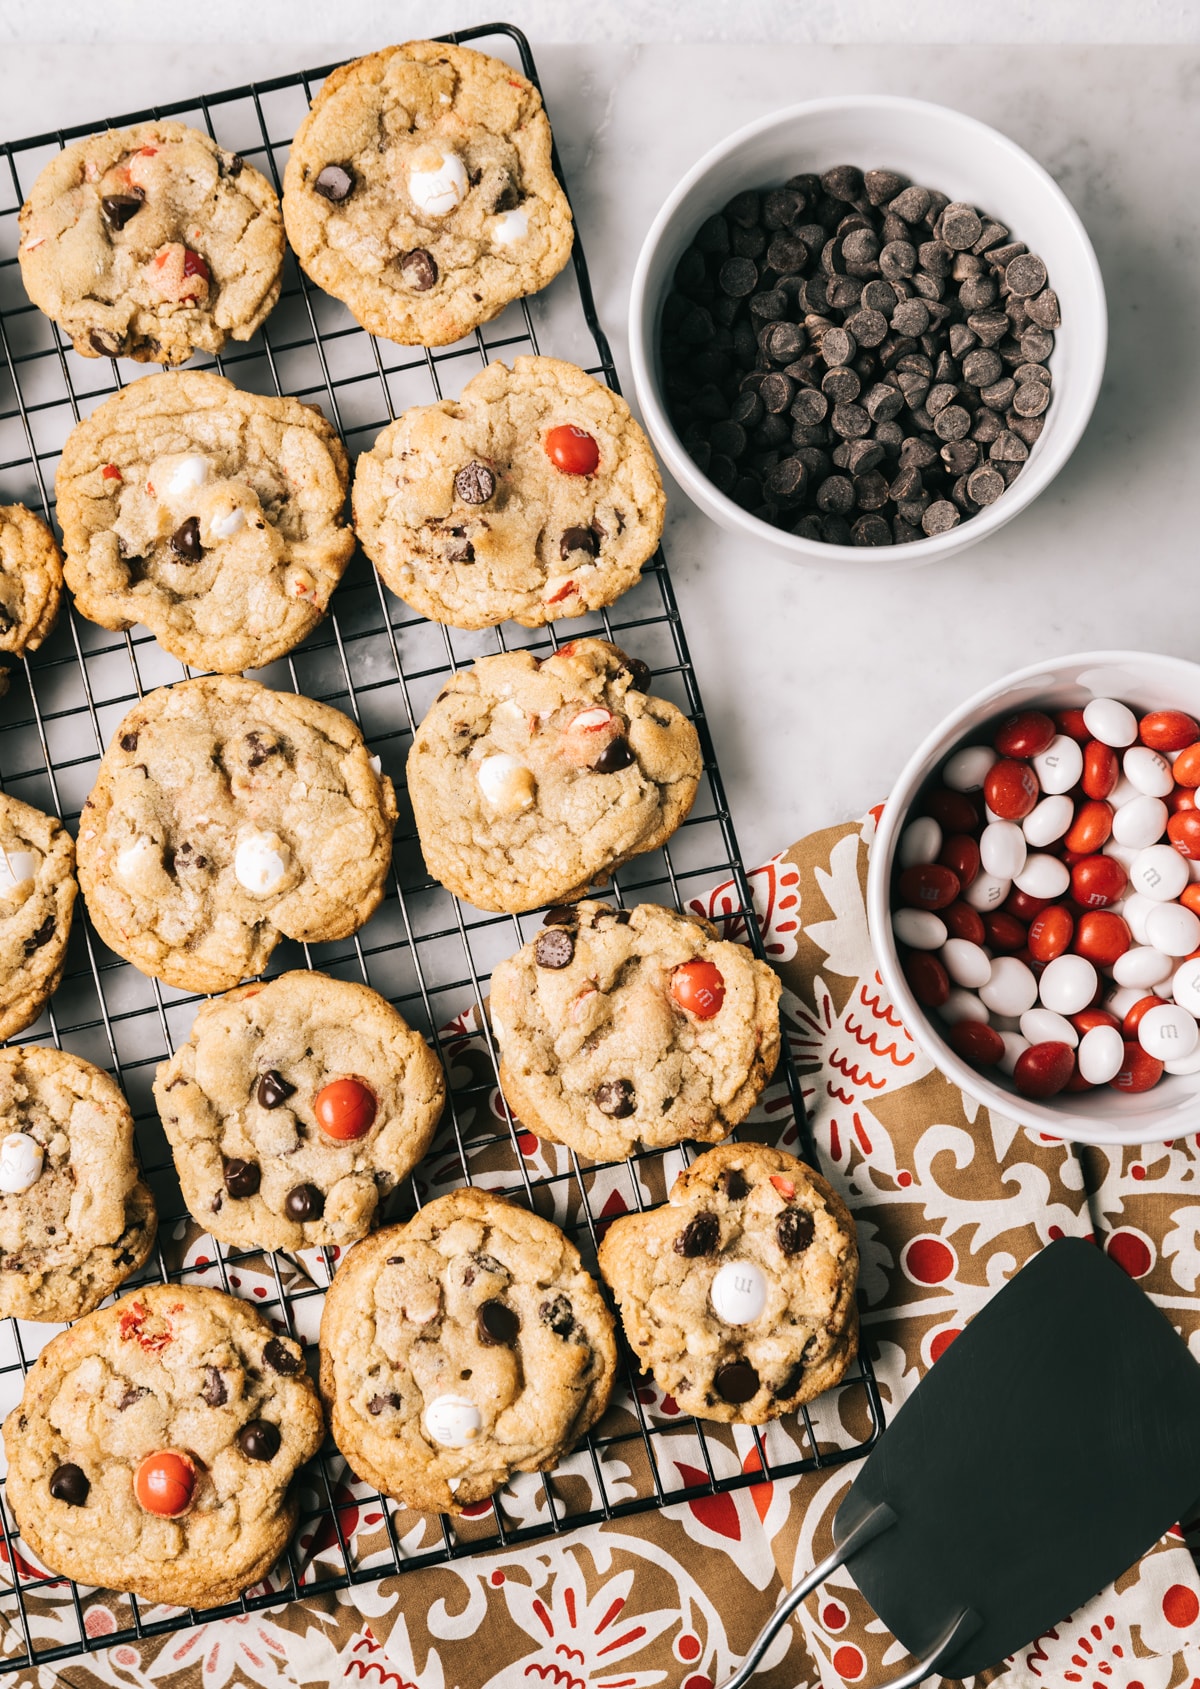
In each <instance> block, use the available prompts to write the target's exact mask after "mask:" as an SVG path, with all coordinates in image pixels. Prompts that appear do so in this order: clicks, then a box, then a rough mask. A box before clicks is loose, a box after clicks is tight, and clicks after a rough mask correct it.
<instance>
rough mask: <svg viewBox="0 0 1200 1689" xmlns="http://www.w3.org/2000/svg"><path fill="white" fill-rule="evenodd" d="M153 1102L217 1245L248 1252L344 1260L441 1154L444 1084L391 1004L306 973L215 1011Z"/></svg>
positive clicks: (223, 1002) (166, 1074)
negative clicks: (329, 1252)
mask: <svg viewBox="0 0 1200 1689" xmlns="http://www.w3.org/2000/svg"><path fill="white" fill-rule="evenodd" d="M154 1099H155V1102H156V1103H157V1105H158V1112H159V1114H160V1115H161V1117H162V1122H163V1129H164V1130H165V1132H166V1134H167V1138H168V1140H169V1142H170V1145H171V1149H172V1152H173V1154H174V1157H175V1165H176V1167H177V1169H178V1171H179V1178H180V1182H181V1184H182V1187H183V1198H184V1201H185V1202H186V1203H187V1206H188V1209H189V1210H190V1212H191V1213H192V1215H193V1217H194V1218H195V1220H196V1221H197V1223H198V1224H199V1225H200V1226H202V1227H203V1228H204V1229H205V1230H206V1231H208V1232H211V1233H212V1235H213V1236H214V1237H216V1238H220V1239H221V1241H222V1242H223V1243H228V1244H232V1245H234V1246H235V1247H238V1248H243V1249H252V1248H260V1249H302V1248H307V1247H311V1246H315V1245H318V1244H329V1245H333V1244H337V1245H342V1246H343V1247H344V1246H346V1245H348V1244H351V1243H354V1242H355V1241H356V1240H357V1239H358V1238H360V1237H365V1236H366V1234H367V1232H368V1231H369V1230H370V1229H371V1226H372V1223H373V1222H374V1219H375V1212H376V1208H377V1206H378V1204H379V1203H380V1202H381V1201H382V1200H383V1199H384V1198H385V1197H387V1196H388V1195H389V1194H390V1193H391V1192H392V1191H393V1190H394V1189H395V1187H396V1185H397V1184H398V1183H399V1181H400V1180H401V1179H403V1178H405V1177H406V1176H407V1174H408V1173H410V1172H411V1171H412V1169H413V1168H414V1167H415V1166H416V1164H417V1162H418V1161H419V1160H420V1159H421V1157H422V1155H423V1154H424V1153H425V1151H426V1149H427V1148H428V1147H429V1142H430V1139H431V1138H432V1137H433V1132H434V1128H435V1127H436V1125H437V1122H438V1118H439V1116H440V1115H441V1112H442V1104H443V1101H444V1099H445V1083H444V1081H443V1078H442V1069H441V1064H440V1062H439V1061H438V1059H437V1057H436V1055H434V1053H433V1051H432V1050H431V1049H430V1048H429V1045H428V1044H427V1043H426V1042H425V1040H424V1039H423V1038H422V1037H421V1036H420V1034H419V1033H417V1032H414V1031H413V1029H412V1027H410V1026H409V1024H408V1022H407V1021H406V1020H405V1019H404V1017H403V1016H402V1015H401V1014H399V1013H398V1012H397V1010H395V1009H394V1008H393V1007H392V1006H391V1004H390V1003H389V1002H388V1001H387V999H386V998H384V997H380V996H379V995H378V993H377V992H374V991H371V990H369V989H368V987H367V986H365V985H357V984H355V983H354V982H353V981H351V980H343V979H331V978H330V977H329V976H328V975H327V974H320V973H306V972H302V971H297V972H294V973H286V974H281V975H280V976H279V977H278V978H277V979H272V980H269V981H267V983H266V984H264V985H243V986H241V987H240V988H239V989H238V990H236V991H230V992H228V993H227V994H226V995H225V996H224V997H220V998H217V999H215V1000H214V1001H213V1002H210V1003H205V1004H204V1005H203V1006H202V1008H201V1009H200V1012H199V1014H198V1015H197V1016H196V1019H195V1021H194V1022H193V1023H192V1030H191V1034H190V1036H189V1038H188V1040H187V1043H186V1044H184V1045H183V1046H182V1047H181V1048H180V1049H179V1050H177V1051H176V1053H175V1055H174V1056H173V1057H172V1058H171V1060H170V1061H167V1062H164V1063H163V1064H162V1066H161V1067H160V1068H159V1070H158V1075H157V1078H156V1079H155V1082H154Z"/></svg>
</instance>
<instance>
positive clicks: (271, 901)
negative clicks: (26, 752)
mask: <svg viewBox="0 0 1200 1689" xmlns="http://www.w3.org/2000/svg"><path fill="white" fill-rule="evenodd" d="M395 819H396V798H395V793H394V792H393V790H392V783H391V781H390V780H389V779H388V777H387V776H386V774H381V773H380V772H379V771H378V766H377V759H375V758H372V757H371V756H370V755H369V754H368V752H367V748H366V746H365V745H364V744H363V739H362V734H361V733H360V732H359V730H358V728H357V727H356V726H355V725H354V723H353V722H352V721H351V720H350V719H349V718H348V717H347V716H344V715H343V714H342V713H341V711H340V710H335V709H332V708H331V707H330V706H329V705H328V704H319V703H316V702H315V701H314V700H313V699H311V698H302V697H298V696H297V695H296V694H295V693H290V692H272V691H271V690H270V689H269V688H268V687H266V686H260V685H259V684H258V683H257V681H253V680H240V679H235V678H234V677H233V676H229V675H214V676H211V677H209V678H207V679H202V680H186V681H182V682H181V683H180V684H179V685H177V686H172V687H164V688H162V689H161V690H160V691H158V692H151V693H149V694H148V696H147V697H145V698H143V699H142V700H141V702H140V703H137V704H135V705H134V707H133V709H131V710H130V712H129V714H128V715H127V716H126V717H125V719H124V720H123V721H122V722H121V724H120V726H119V727H118V728H117V731H116V733H115V734H114V735H113V738H112V742H111V743H110V745H109V747H108V750H107V751H106V752H105V754H104V757H103V759H102V761H101V763H100V771H99V774H98V776H97V779H96V784H95V787H94V788H93V790H92V794H91V796H90V797H89V798H88V800H87V802H86V803H85V804H84V808H83V814H82V816H81V817H80V826H79V843H78V852H79V883H80V886H81V888H82V891H83V895H84V897H85V898H86V900H87V905H88V912H89V913H90V915H91V917H92V920H93V922H94V924H95V926H96V930H97V931H98V932H99V934H100V936H101V938H102V939H103V940H104V942H105V943H106V944H108V945H109V946H110V947H111V948H112V949H114V950H115V951H116V952H117V954H118V955H120V956H124V957H125V959H126V960H127V961H130V962H133V963H134V965H135V966H136V967H139V968H141V970H142V972H143V973H148V974H153V975H155V976H156V977H157V978H159V979H165V980H166V981H167V982H168V983H169V984H171V985H176V986H179V987H181V988H182V989H183V990H186V991H206V992H211V991H224V990H227V989H228V988H229V987H230V986H233V985H237V984H238V983H239V982H240V981H241V980H243V979H245V978H246V977H247V976H248V975H250V974H256V973H260V972H261V971H262V969H263V968H264V967H265V966H266V964H267V960H268V958H269V957H270V954H271V952H272V950H274V948H275V946H276V944H278V942H279V940H280V938H281V937H287V938H294V939H297V940H299V941H301V942H305V941H307V942H312V943H323V942H325V941H326V940H329V939H335V938H345V937H346V936H347V935H348V934H349V933H352V932H356V931H357V930H358V928H359V927H361V926H362V924H363V922H364V921H366V920H367V919H368V917H369V916H370V915H372V914H373V913H374V911H375V909H376V907H377V906H378V904H379V901H380V899H381V898H382V896H383V887H384V878H385V876H386V874H387V870H388V865H389V863H390V861H391V849H392V827H393V824H394V823H395Z"/></svg>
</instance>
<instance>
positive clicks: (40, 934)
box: [21, 915, 54, 956]
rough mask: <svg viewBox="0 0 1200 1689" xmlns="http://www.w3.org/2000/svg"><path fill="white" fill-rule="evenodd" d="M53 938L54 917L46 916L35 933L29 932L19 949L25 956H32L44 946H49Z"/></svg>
mask: <svg viewBox="0 0 1200 1689" xmlns="http://www.w3.org/2000/svg"><path fill="white" fill-rule="evenodd" d="M53 937H54V916H53V915H47V916H46V919H45V920H44V921H43V922H42V924H41V926H40V927H38V929H37V931H36V932H31V933H30V935H29V937H28V938H27V939H26V940H25V942H24V944H23V945H22V946H21V948H22V949H23V950H24V952H25V954H26V955H27V956H32V955H33V953H34V951H35V950H40V949H41V948H42V946H43V945H44V944H49V942H50V940H51V939H52V938H53Z"/></svg>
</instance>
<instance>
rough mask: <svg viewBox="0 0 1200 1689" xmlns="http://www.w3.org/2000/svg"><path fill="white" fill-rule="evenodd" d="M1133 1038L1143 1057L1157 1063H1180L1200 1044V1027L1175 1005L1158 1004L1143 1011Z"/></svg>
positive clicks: (1193, 1017)
mask: <svg viewBox="0 0 1200 1689" xmlns="http://www.w3.org/2000/svg"><path fill="white" fill-rule="evenodd" d="M1137 1036H1138V1043H1139V1044H1140V1045H1141V1046H1142V1049H1143V1050H1145V1052H1146V1054H1147V1055H1150V1056H1154V1057H1156V1059H1157V1060H1158V1061H1183V1060H1185V1059H1186V1058H1187V1057H1188V1056H1190V1055H1191V1053H1192V1051H1193V1050H1194V1049H1195V1048H1196V1045H1197V1044H1198V1043H1200V1026H1197V1025H1196V1017H1195V1016H1194V1015H1192V1014H1189V1013H1188V1011H1187V1010H1186V1009H1184V1008H1181V1007H1180V1005H1179V1004H1178V1003H1162V1004H1160V1005H1158V1006H1157V1007H1155V1008H1153V1009H1147V1010H1146V1013H1145V1014H1144V1015H1143V1016H1142V1018H1141V1020H1140V1021H1139V1022H1138V1029H1137Z"/></svg>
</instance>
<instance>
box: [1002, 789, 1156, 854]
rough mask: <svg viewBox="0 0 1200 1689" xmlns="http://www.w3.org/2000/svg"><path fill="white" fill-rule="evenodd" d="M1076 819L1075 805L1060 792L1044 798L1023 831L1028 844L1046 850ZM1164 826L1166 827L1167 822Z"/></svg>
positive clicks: (1031, 812)
mask: <svg viewBox="0 0 1200 1689" xmlns="http://www.w3.org/2000/svg"><path fill="white" fill-rule="evenodd" d="M1074 819H1075V805H1074V804H1073V803H1072V802H1071V800H1070V798H1069V797H1068V796H1067V794H1066V793H1065V792H1060V793H1058V794H1056V795H1055V796H1054V797H1051V798H1043V799H1042V801H1041V803H1040V804H1038V806H1037V808H1036V809H1034V810H1031V811H1030V813H1029V814H1028V815H1027V816H1026V817H1025V819H1024V821H1023V822H1022V823H1021V831H1022V832H1023V833H1024V834H1025V842H1026V844H1030V845H1032V846H1033V848H1034V850H1045V848H1046V846H1047V845H1049V844H1053V843H1054V841H1055V839H1061V838H1062V836H1063V834H1064V833H1065V832H1066V830H1067V828H1068V827H1069V826H1070V825H1071V823H1072V821H1074ZM1163 825H1164V826H1166V822H1165V821H1164V823H1163ZM1157 837H1158V834H1157V833H1156V834H1155V838H1157ZM1146 842H1147V844H1152V843H1153V842H1154V841H1153V839H1147V841H1146Z"/></svg>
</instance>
